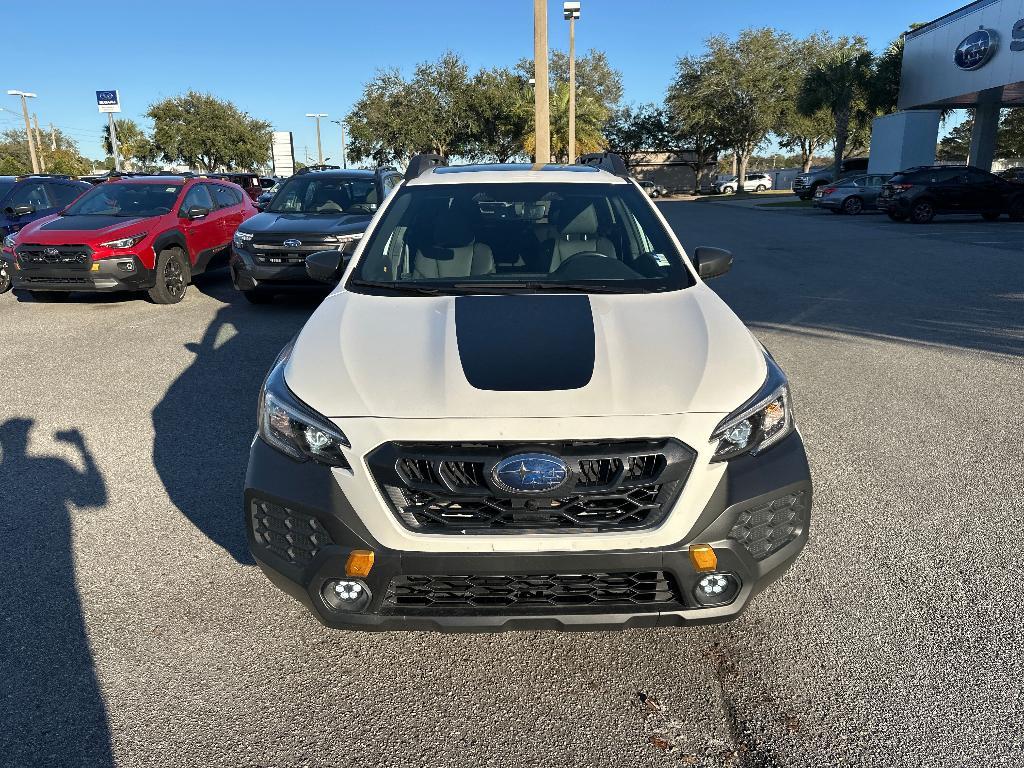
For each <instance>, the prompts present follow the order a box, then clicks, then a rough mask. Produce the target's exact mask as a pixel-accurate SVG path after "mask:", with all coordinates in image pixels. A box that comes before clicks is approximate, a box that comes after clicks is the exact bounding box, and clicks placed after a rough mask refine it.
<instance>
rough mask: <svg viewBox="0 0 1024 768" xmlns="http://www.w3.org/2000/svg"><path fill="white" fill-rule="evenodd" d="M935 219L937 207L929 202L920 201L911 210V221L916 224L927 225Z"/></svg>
mask: <svg viewBox="0 0 1024 768" xmlns="http://www.w3.org/2000/svg"><path fill="white" fill-rule="evenodd" d="M934 218H935V206H934V205H932V204H931V201H929V200H918V201H917V202H916V203H914V207H913V208H911V209H910V220H911V221H912V222H914V223H915V224H927V223H928V222H929V221H931V220H932V219H934Z"/></svg>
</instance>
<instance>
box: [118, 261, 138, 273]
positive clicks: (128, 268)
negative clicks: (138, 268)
mask: <svg viewBox="0 0 1024 768" xmlns="http://www.w3.org/2000/svg"><path fill="white" fill-rule="evenodd" d="M117 266H118V267H120V268H121V269H123V270H124V271H125V272H134V271H135V262H134V261H119V262H118V263H117Z"/></svg>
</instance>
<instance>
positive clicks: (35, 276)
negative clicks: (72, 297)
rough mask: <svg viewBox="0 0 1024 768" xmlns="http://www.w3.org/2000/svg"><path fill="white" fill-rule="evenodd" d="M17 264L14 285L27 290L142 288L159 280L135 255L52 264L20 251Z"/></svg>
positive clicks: (146, 287) (100, 290) (13, 273)
mask: <svg viewBox="0 0 1024 768" xmlns="http://www.w3.org/2000/svg"><path fill="white" fill-rule="evenodd" d="M13 266H14V269H13V270H11V278H12V282H13V286H14V288H15V289H21V290H27V291H95V292H101V293H102V292H113V291H142V290H146V289H149V288H152V287H153V285H154V284H155V283H156V277H155V275H156V273H155V272H154V270H152V269H146V267H145V266H144V265H143V264H142V262H141V261H140V260H139V258H138V257H137V256H131V255H127V256H118V257H112V258H109V259H100V260H99V261H92V260H91V259H89V260H82V261H81V263H61V264H48V263H38V262H34V261H33V260H31V259H30V258H26V257H25V256H23V255H22V254H21V252H20V251H19V253H18V257H17V259H16V261H15V264H14V265H13Z"/></svg>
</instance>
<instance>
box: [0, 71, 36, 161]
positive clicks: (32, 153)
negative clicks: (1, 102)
mask: <svg viewBox="0 0 1024 768" xmlns="http://www.w3.org/2000/svg"><path fill="white" fill-rule="evenodd" d="M7 95H8V96H20V97H21V114H22V115H24V117H25V135H26V136H27V137H28V154H29V157H31V158H32V173H39V160H38V159H37V158H36V145H35V142H33V141H32V124H31V123H29V121H28V102H27V101H25V99H34V98H36V95H35V94H34V93H29V92H28V91H8V92H7Z"/></svg>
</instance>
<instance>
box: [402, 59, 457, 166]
mask: <svg viewBox="0 0 1024 768" xmlns="http://www.w3.org/2000/svg"><path fill="white" fill-rule="evenodd" d="M407 91H408V95H409V98H410V99H411V101H412V104H411V107H412V114H411V115H409V114H407V119H411V120H412V125H411V128H412V130H413V131H414V134H415V136H416V137H417V139H418V141H419V143H420V145H421V146H422V147H423V148H424V149H430V150H431V151H432V152H435V153H437V154H439V155H441V157H444V158H448V157H450V156H452V155H458V154H462V152H463V151H464V150H465V149H466V148H467V147H468V144H469V140H470V134H471V130H470V114H469V69H468V67H467V66H466V63H465V62H464V61H463V60H462V59H461V58H460V57H459V56H458V55H457V54H455V53H452V52H451V51H448V52H447V53H445V54H444V55H443V56H442V57H441V58H440V59H438V60H437V61H434V62H423V63H421V64H418V65H417V66H416V70H415V71H414V72H413V77H412V82H410V83H409V86H408V89H407Z"/></svg>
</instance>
